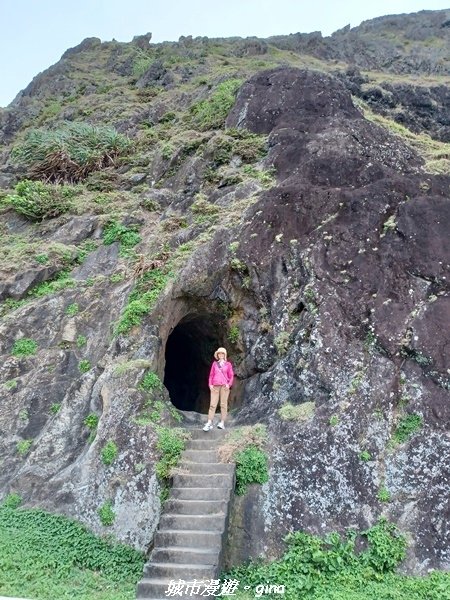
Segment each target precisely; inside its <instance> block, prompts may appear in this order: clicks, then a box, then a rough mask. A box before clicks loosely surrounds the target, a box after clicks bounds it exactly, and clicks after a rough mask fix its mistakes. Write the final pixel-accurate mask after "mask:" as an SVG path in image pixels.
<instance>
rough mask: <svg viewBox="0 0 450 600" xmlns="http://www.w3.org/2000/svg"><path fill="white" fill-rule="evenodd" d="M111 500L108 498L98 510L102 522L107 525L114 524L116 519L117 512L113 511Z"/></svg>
mask: <svg viewBox="0 0 450 600" xmlns="http://www.w3.org/2000/svg"><path fill="white" fill-rule="evenodd" d="M112 507H113V504H112V502H111V500H107V501H106V502H105V503H104V504H103V505H102V506H101V507H100V508H99V509H98V511H97V514H98V516H99V517H100V521H101V524H102V525H103V526H105V527H110V526H111V525H113V523H114V521H115V519H116V513H115V512H114V511H113V508H112Z"/></svg>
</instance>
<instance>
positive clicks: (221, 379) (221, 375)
mask: <svg viewBox="0 0 450 600" xmlns="http://www.w3.org/2000/svg"><path fill="white" fill-rule="evenodd" d="M214 358H215V360H214V362H213V364H212V365H211V371H210V372H209V389H210V390H211V400H210V405H209V412H208V422H207V423H206V425H205V426H204V427H203V431H209V430H210V429H212V428H213V419H214V415H215V413H216V408H217V403H218V401H219V400H220V416H221V421H220V423H219V424H218V425H217V427H218V428H219V429H225V419H226V418H227V409H228V396H229V395H230V388H231V386H232V385H233V379H234V373H233V366H232V364H231V363H230V362H229V361H228V360H227V351H226V350H225V348H218V349H217V350H216V351H215V352H214Z"/></svg>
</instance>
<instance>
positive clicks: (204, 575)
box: [144, 562, 214, 581]
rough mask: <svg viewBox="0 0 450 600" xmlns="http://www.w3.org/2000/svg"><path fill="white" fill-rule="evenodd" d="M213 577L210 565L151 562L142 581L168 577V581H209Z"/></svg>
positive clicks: (212, 569)
mask: <svg viewBox="0 0 450 600" xmlns="http://www.w3.org/2000/svg"><path fill="white" fill-rule="evenodd" d="M213 576H214V567H213V566H212V565H202V564H193V565H191V564H183V563H178V564H174V563H170V562H168V563H162V562H161V563H158V562H152V563H150V564H149V565H148V567H147V568H146V569H145V572H144V580H145V579H146V578H149V579H154V578H155V579H160V578H165V577H168V578H169V579H173V580H176V581H177V580H178V579H185V580H186V579H194V578H195V579H211V578H212V577H213Z"/></svg>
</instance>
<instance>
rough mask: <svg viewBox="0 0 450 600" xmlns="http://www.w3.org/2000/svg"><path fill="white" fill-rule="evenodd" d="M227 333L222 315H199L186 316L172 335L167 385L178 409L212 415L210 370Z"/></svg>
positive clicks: (168, 353) (167, 365) (165, 372)
mask: <svg viewBox="0 0 450 600" xmlns="http://www.w3.org/2000/svg"><path fill="white" fill-rule="evenodd" d="M225 330H226V326H225V323H224V321H223V318H221V317H220V316H219V315H217V314H203V315H198V314H196V315H187V316H186V317H184V318H183V319H182V320H181V321H180V322H179V323H178V325H177V326H176V327H175V329H174V330H173V331H172V333H171V334H170V335H169V337H168V339H167V344H166V355H165V359H166V367H165V371H164V385H165V386H166V388H167V389H168V391H169V395H170V399H171V401H172V404H173V405H174V406H176V408H179V409H180V410H189V411H196V412H199V413H203V414H206V413H207V412H208V408H209V388H208V375H209V369H210V367H211V363H212V361H213V360H214V352H215V350H217V348H218V347H219V346H223V345H224V334H225Z"/></svg>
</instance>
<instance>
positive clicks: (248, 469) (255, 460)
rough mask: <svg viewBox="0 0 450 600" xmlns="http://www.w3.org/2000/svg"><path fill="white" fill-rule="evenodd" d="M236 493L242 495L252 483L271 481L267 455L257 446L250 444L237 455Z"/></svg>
mask: <svg viewBox="0 0 450 600" xmlns="http://www.w3.org/2000/svg"><path fill="white" fill-rule="evenodd" d="M235 461H236V494H238V495H239V496H242V495H243V494H245V492H246V491H247V486H248V485H250V484H252V483H259V484H263V483H266V482H267V481H269V471H268V460H267V455H266V454H265V453H264V452H263V451H262V450H261V449H260V448H257V447H256V446H249V447H248V448H245V449H244V450H241V451H240V452H237V453H236V455H235Z"/></svg>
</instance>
